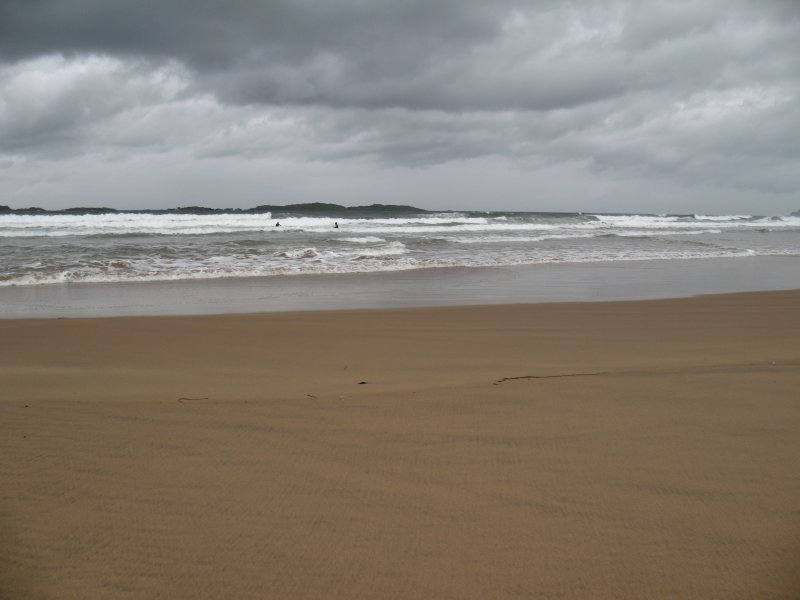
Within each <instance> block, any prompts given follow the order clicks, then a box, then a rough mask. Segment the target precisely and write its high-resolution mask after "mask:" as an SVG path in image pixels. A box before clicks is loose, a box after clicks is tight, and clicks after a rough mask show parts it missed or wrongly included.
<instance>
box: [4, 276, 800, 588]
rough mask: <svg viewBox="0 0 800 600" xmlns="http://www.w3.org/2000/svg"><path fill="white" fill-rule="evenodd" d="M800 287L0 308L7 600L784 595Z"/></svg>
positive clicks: (794, 516) (793, 580)
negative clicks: (360, 305)
mask: <svg viewBox="0 0 800 600" xmlns="http://www.w3.org/2000/svg"><path fill="white" fill-rule="evenodd" d="M799 340H800V292H798V291H789V292H767V293H754V294H732V295H722V296H705V297H698V298H689V299H678V300H656V301H637V302H596V303H563V304H538V305H510V306H473V307H450V308H420V309H395V310H375V311H336V312H303V313H273V314H239V315H221V316H194V317H136V318H97V319H39V320H2V321H0V341H1V342H2V343H0V390H2V394H1V396H2V397H1V398H0V511H1V512H0V540H2V542H1V545H0V598H59V599H61V598H76V599H78V598H80V599H83V598H314V599H316V598H348V599H350V598H516V597H531V598H725V599H728V598H794V597H797V596H798V594H800V576H798V575H797V573H798V571H799V570H800V569H799V567H800V511H799V510H798V507H800V476H798V469H797V462H798V457H799V456H800V435H798V432H800V400H799V399H798V398H799V396H798V389H800V341H799Z"/></svg>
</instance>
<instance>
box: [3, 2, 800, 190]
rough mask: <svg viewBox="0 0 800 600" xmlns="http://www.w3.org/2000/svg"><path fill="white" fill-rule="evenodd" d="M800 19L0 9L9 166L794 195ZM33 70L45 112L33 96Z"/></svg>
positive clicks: (718, 5)
mask: <svg viewBox="0 0 800 600" xmlns="http://www.w3.org/2000/svg"><path fill="white" fill-rule="evenodd" d="M799 7H800V3H798V2H797V1H796V0H763V1H756V0H729V1H723V0H682V1H680V2H669V3H665V2H634V1H632V0H628V1H625V0H573V1H572V2H558V1H556V0H548V1H545V2H536V3H530V2H522V1H519V0H502V1H500V2H491V3H488V2H483V1H481V2H478V1H477V0H438V1H430V0H428V1H423V0H409V1H405V2H396V1H393V0H383V1H377V0H375V1H372V2H368V1H364V0H329V1H328V2H318V1H312V0H281V1H275V0H273V1H269V2H265V1H257V0H229V1H227V2H196V1H193V0H169V1H166V0H165V1H164V2H160V3H149V2H134V1H133V0H130V1H123V0H120V1H117V2H108V1H107V0H71V1H70V2H63V1H59V0H0V154H2V153H3V152H5V153H6V154H26V153H36V154H42V155H49V156H53V157H54V156H57V155H59V154H61V153H70V152H71V153H73V154H80V153H91V152H96V153H100V154H102V153H103V152H112V151H113V152H115V153H122V155H124V154H125V153H126V152H137V151H142V149H147V151H168V150H170V149H172V148H183V149H184V150H185V151H186V152H187V154H189V155H191V156H194V157H197V158H201V159H202V158H210V157H231V158H234V157H242V158H246V159H253V158H257V157H260V156H281V157H285V158H287V159H291V160H294V161H298V162H303V161H320V162H337V161H345V162H348V163H349V164H352V163H357V162H361V163H363V164H365V165H370V164H378V165H400V166H409V167H424V166H427V165H431V164H439V163H446V162H448V161H455V160H471V159H475V158H479V157H492V156H497V157H503V158H505V159H507V160H509V161H520V162H524V163H525V164H533V165H541V164H554V163H559V162H568V161H573V162H574V161H577V162H581V163H585V164H588V165H590V166H591V168H592V169H593V170H594V172H595V173H612V174H622V175H624V176H631V177H641V178H668V179H673V180H675V181H677V182H679V183H682V184H686V185H716V186H721V187H743V188H748V189H755V190H763V191H766V192H769V193H777V192H780V193H785V192H787V191H791V190H792V189H793V188H794V189H797V187H798V186H800V166H799V165H798V162H800V158H798V157H799V156H800V148H798V142H797V141H796V140H798V139H800V135H798V133H799V132H800V121H799V119H800V117H799V116H798V109H797V108H796V107H797V105H798V102H797V100H798V95H800V88H799V86H800V83H799V82H800V8H799ZM42 56H44V57H46V58H40V57H42ZM47 61H50V62H49V63H48V62H47ZM59 61H60V62H59ZM48 64H49V65H50V67H53V65H55V68H51V69H50V71H47V68H48ZM37 69H38V70H39V71H38V72H39V74H40V76H43V75H42V74H43V73H44V74H45V75H47V77H48V78H49V82H48V84H47V86H46V89H45V93H41V91H37V90H35V89H34V88H32V87H30V82H29V84H28V86H29V87H28V88H26V87H25V86H24V85H22V83H20V82H21V81H22V79H20V78H23V79H24V78H25V77H27V78H29V79H30V78H35V73H36V72H37V71H36V70H37ZM23 83H24V82H23Z"/></svg>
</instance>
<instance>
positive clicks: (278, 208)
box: [0, 202, 431, 217]
mask: <svg viewBox="0 0 800 600" xmlns="http://www.w3.org/2000/svg"><path fill="white" fill-rule="evenodd" d="M376 212H385V213H394V214H398V213H400V214H420V213H428V212H431V211H428V210H425V209H423V208H417V207H415V206H405V205H400V204H370V205H369V206H342V205H340V204H329V203H326V202H309V203H305V204H286V205H277V204H262V205H260V206H256V207H255V208H207V207H205V206H179V207H178V208H162V209H135V210H124V209H116V208H107V207H82V206H80V207H75V208H65V209H63V210H45V209H44V208H39V207H36V206H32V207H30V208H11V207H9V206H2V205H0V213H6V214H7V213H11V214H17V215H102V214H114V213H126V214H130V213H134V214H154V215H172V214H183V215H216V214H264V213H271V214H273V215H297V214H304V215H307V214H314V215H320V216H326V217H344V216H358V215H359V214H374V213H376Z"/></svg>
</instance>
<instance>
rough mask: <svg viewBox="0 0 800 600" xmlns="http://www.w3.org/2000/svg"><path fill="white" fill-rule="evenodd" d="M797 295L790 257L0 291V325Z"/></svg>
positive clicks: (795, 265)
mask: <svg viewBox="0 0 800 600" xmlns="http://www.w3.org/2000/svg"><path fill="white" fill-rule="evenodd" d="M798 288H800V260H798V259H797V257H748V258H722V259H691V260H678V261H676V260H669V261H627V262H624V261H622V262H596V263H568V264H563V265H557V264H546V265H523V266H512V267H508V266H506V267H473V268H466V267H457V268H433V269H418V270H409V271H393V272H376V273H356V274H318V275H285V276H272V277H253V278H230V279H207V280H183V281H156V282H121V283H65V284H53V285H43V286H19V287H16V286H15V287H3V288H0V320H2V319H18V318H36V317H42V318H52V317H81V316H87V317H102V316H136V315H199V314H229V313H230V314H235V313H259V312H294V311H315V310H347V309H381V308H401V307H428V306H469V305H505V304H538V303H546V302H572V301H613V300H646V299H659V298H685V297H692V296H697V295H706V294H717V293H737V292H755V291H778V290H786V289H798Z"/></svg>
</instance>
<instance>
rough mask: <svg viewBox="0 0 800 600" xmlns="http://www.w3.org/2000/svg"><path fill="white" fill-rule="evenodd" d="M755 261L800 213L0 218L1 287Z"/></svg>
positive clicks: (797, 228)
mask: <svg viewBox="0 0 800 600" xmlns="http://www.w3.org/2000/svg"><path fill="white" fill-rule="evenodd" d="M278 222H279V223H280V225H279V226H277V223H278ZM337 225H338V227H337ZM760 256H782V257H799V256H800V217H798V216H790V215H779V216H754V215H635V214H627V215H619V214H582V213H511V212H485V213H483V212H480V213H478V212H444V213H430V212H419V213H403V214H391V213H387V212H385V211H375V212H374V213H370V212H369V211H362V212H359V213H358V214H357V215H352V216H350V215H347V216H344V217H327V216H319V215H315V214H312V213H309V214H303V213H293V214H279V213H261V214H253V213H243V212H239V213H236V212H232V213H215V214H164V213H159V214H155V213H154V214H150V213H140V212H137V213H109V214H87V215H71V214H42V215H36V214H33V215H25V214H19V213H16V214H2V215H0V287H9V286H14V287H18V286H48V285H53V284H63V283H74V284H81V283H84V284H89V283H92V284H96V283H106V282H108V283H111V282H155V281H183V280H187V281H188V280H212V279H214V280H217V279H219V280H222V279H227V278H254V277H258V278H263V277H270V276H287V275H313V274H334V273H338V274H343V273H379V272H389V271H409V270H419V269H436V268H443V267H511V266H520V265H546V264H553V265H569V264H586V263H601V262H602V263H605V264H608V263H619V264H623V263H628V262H630V261H692V260H698V259H710V258H714V259H720V258H724V259H730V260H734V261H735V260H737V259H745V258H749V257H760Z"/></svg>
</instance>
